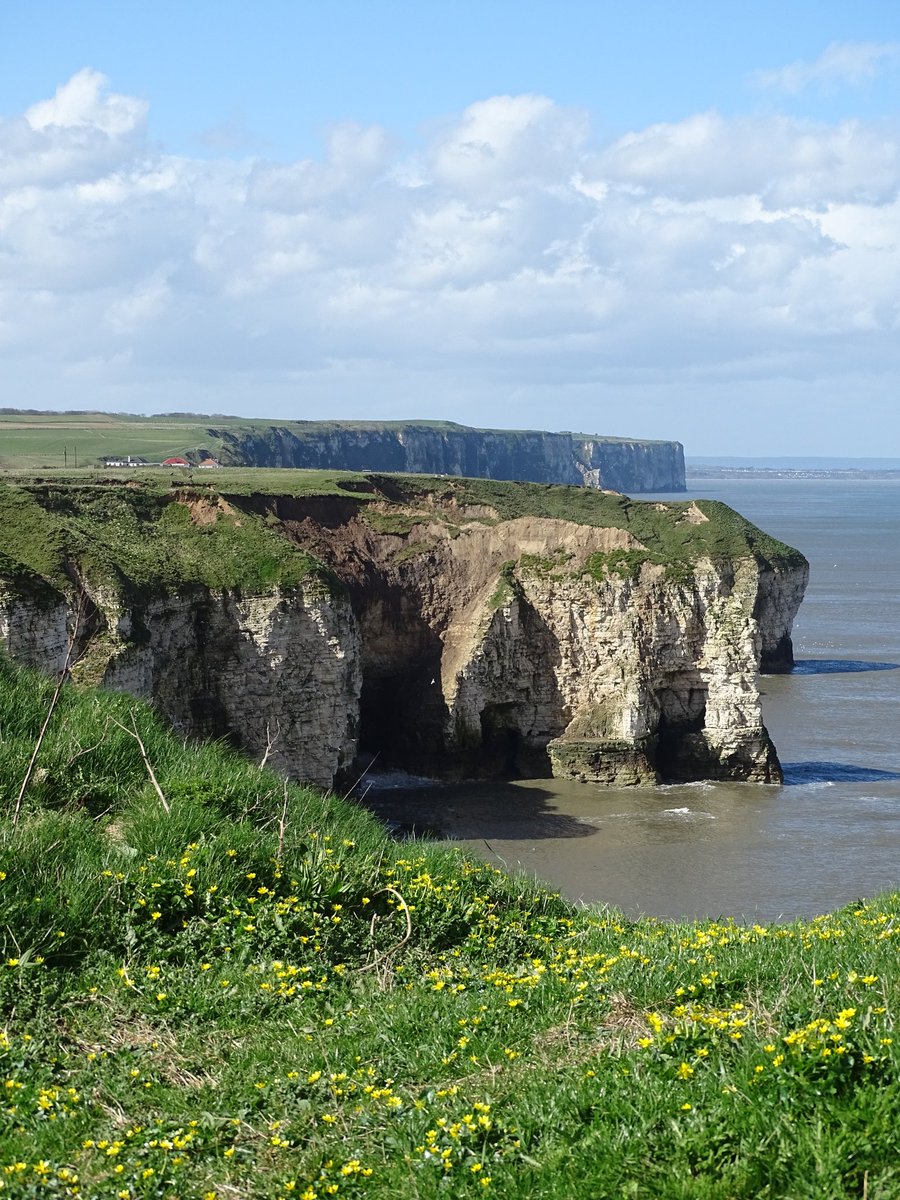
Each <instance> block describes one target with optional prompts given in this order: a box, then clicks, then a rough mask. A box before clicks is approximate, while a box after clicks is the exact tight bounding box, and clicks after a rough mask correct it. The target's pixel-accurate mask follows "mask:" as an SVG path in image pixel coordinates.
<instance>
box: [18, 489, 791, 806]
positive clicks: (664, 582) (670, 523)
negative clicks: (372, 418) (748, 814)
mask: <svg viewBox="0 0 900 1200" xmlns="http://www.w3.org/2000/svg"><path fill="white" fill-rule="evenodd" d="M295 491H296V494H294V495H284V494H277V495H276V494H269V493H267V492H266V491H264V490H263V487H262V486H260V487H259V490H255V491H248V492H245V493H241V494H238V493H237V492H236V491H235V492H229V493H228V494H222V493H220V492H219V491H216V490H215V489H214V488H213V487H212V486H206V487H190V488H184V487H173V488H172V489H170V490H166V489H163V488H161V487H159V486H158V485H152V484H146V485H143V484H139V483H136V482H132V483H130V484H120V483H119V484H117V483H109V484H106V485H105V486H101V485H98V484H96V483H93V484H83V485H76V484H73V483H59V484H47V483H42V482H33V483H23V484H20V485H18V486H16V487H7V486H0V644H3V645H4V646H5V648H6V650H7V652H8V653H9V654H10V655H11V656H12V657H14V658H17V659H20V660H23V661H27V662H29V663H31V664H33V665H36V666H38V667H41V668H42V669H44V670H46V671H50V672H55V671H58V670H60V669H61V668H62V666H63V663H64V660H65V656H66V649H67V644H68V642H69V640H70V639H72V638H73V637H74V642H75V650H76V656H77V663H76V666H75V667H74V668H73V671H72V674H73V677H74V678H75V679H79V678H80V679H83V680H86V681H89V682H95V683H100V684H102V685H104V686H107V687H111V688H115V689H118V690H123V691H127V692H131V693H133V694H135V695H140V696H143V697H147V698H150V699H152V700H153V701H154V702H155V703H156V704H157V705H158V707H159V708H160V710H161V711H162V712H164V713H165V714H166V715H167V716H168V718H169V719H170V720H172V721H173V722H174V723H175V725H176V727H178V728H180V729H182V730H183V731H184V732H185V733H186V734H189V735H202V736H227V737H229V738H231V739H232V740H233V741H234V742H235V743H237V744H238V745H240V746H241V747H243V748H244V749H245V750H246V751H247V752H248V753H250V754H254V755H261V754H263V753H264V752H266V750H267V748H268V753H269V762H270V763H273V764H274V765H277V766H280V767H281V768H282V769H284V770H285V771H287V772H289V773H290V774H291V775H293V776H295V777H297V778H302V779H307V780H310V781H312V782H314V783H317V784H319V785H320V786H325V787H327V786H330V785H331V784H332V783H333V781H334V780H335V779H336V778H340V777H346V775H347V773H348V772H349V771H350V770H351V768H352V764H353V761H354V759H355V758H356V757H357V755H360V756H368V757H371V756H373V755H375V754H377V755H378V756H379V761H380V763H382V764H383V765H385V766H396V767H402V768H404V769H407V770H412V771H416V772H422V773H432V774H436V775H449V776H457V777H462V776H469V775H519V776H524V775H548V774H551V773H552V774H557V775H563V776H569V777H574V778H580V779H589V780H595V781H598V782H605V783H617V784H632V783H634V784H640V783H650V782H655V781H657V780H660V779H663V780H690V779H716V778H728V779H747V780H756V781H766V782H771V781H777V780H778V779H780V767H779V765H778V760H777V756H776V753H775V749H774V747H773V746H772V743H771V740H770V738H769V736H768V734H767V732H766V730H765V728H764V725H763V723H762V717H761V713H760V702H759V691H758V687H757V672H758V669H759V667H760V664H762V666H763V667H764V669H784V668H785V667H787V666H789V665H790V661H791V648H790V632H791V624H792V622H793V619H794V616H795V614H796V611H797V608H798V606H799V603H800V600H801V599H802V595H803V591H804V588H805V584H806V578H807V566H806V562H805V560H804V559H803V557H802V556H801V555H800V554H798V553H797V552H796V551H793V550H791V549H790V548H789V547H787V546H784V545H783V544H782V543H779V542H777V541H775V540H774V539H772V538H769V537H767V536H766V535H765V534H764V533H762V532H761V531H760V530H758V529H755V528H754V527H753V526H752V525H750V524H749V523H748V522H746V521H744V520H743V519H742V518H741V517H739V516H738V514H736V513H734V512H733V511H732V510H730V509H728V508H727V507H726V506H725V505H722V504H719V503H717V502H712V501H697V502H692V501H682V502H670V503H665V504H661V503H641V502H636V501H632V500H630V499H629V498H628V497H625V496H619V495H607V494H603V493H599V492H596V491H586V490H585V489H577V488H564V487H548V486H540V485H528V484H506V483H493V482H487V481H483V480H465V479H433V478H430V479H429V478H425V477H409V476H397V477H386V476H375V475H356V476H353V475H346V476H342V475H337V476H334V477H330V478H326V477H322V476H312V477H305V476H299V475H298V486H297V488H296V489H295Z"/></svg>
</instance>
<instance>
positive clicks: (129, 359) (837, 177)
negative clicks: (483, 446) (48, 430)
mask: <svg viewBox="0 0 900 1200" xmlns="http://www.w3.org/2000/svg"><path fill="white" fill-rule="evenodd" d="M898 102H900V10H896V8H895V6H893V5H889V4H886V3H878V4H875V3H865V2H863V3H857V4H854V5H848V4H847V3H846V2H844V3H841V4H838V3H832V2H827V3H821V2H819V3H815V4H813V3H790V2H787V3H783V4H781V5H775V4H765V3H757V4H754V5H746V4H743V3H741V4H737V3H735V4H727V3H706V4H699V3H681V4H677V5H676V4H663V3H648V2H640V0H638V2H636V3H632V4H631V5H630V6H629V7H627V8H626V6H623V5H620V4H605V3H594V4H587V3H571V2H569V3H567V2H565V0H562V2H560V3H557V4H555V5H553V6H552V7H551V6H550V5H549V4H543V3H542V4H537V3H527V2H526V3H519V4H512V3H507V2H506V0H496V2H494V3H482V4H474V3H467V2H463V3H455V4H452V5H449V4H443V3H441V4H426V3H422V2H421V0H420V2H419V3H416V4H413V3H378V2H377V0H370V3H367V4H364V3H356V2H353V3H349V2H345V3H340V2H337V3H330V4H328V5H325V4H303V3H292V4H288V3H282V2H273V3H262V4H259V5H257V6H254V7H251V6H250V5H248V4H246V3H235V2H232V0H226V2H224V3H223V2H221V0H220V2H219V3H215V4H213V3H207V2H206V0H194V3H184V0H182V2H181V3H179V4H175V3H169V2H167V0H164V2H160V0H156V2H155V3H153V4H147V3H146V2H143V3H140V4H138V3H132V2H129V0H117V2H116V3H100V2H97V0H93V2H92V0H79V3H77V4H73V3H63V2H62V0H56V2H53V3H47V2H43V3H42V2H41V0H31V2H30V3H28V4H25V3H20V2H19V0H7V2H6V3H5V5H3V6H2V8H0V353H2V354H3V358H4V363H5V368H4V376H5V380H6V382H5V385H4V389H3V395H2V399H0V403H3V404H17V405H22V406H29V407H54V408H62V407H78V408H89V407H90V408H104V409H118V410H126V411H142V412H153V411H171V410H173V409H176V408H180V409H189V410H191V411H199V412H204V411H208V412H213V411H218V412H223V411H224V412H234V413H241V414H247V415H250V414H253V415H258V416H261V417H262V416H266V417H272V418H273V419H287V418H292V419H293V418H305V417H310V418H316V417H322V416H333V417H341V416H343V417H347V418H361V417H373V418H401V417H402V418H413V417H443V418H447V419H455V420H459V421H462V422H465V423H472V424H482V425H493V426H501V427H515V426H519V427H521V426H530V427H543V428H552V429H558V428H567V429H583V430H585V431H588V432H598V433H612V434H619V435H626V436H639V437H674V438H678V439H679V440H681V441H683V442H684V443H685V447H686V449H687V451H688V453H692V452H693V453H696V454H715V453H722V454H798V455H799V454H824V455H829V454H859V455H885V454H887V455H895V456H896V455H900V416H898V412H900V405H898V403H897V399H896V393H897V374H898V368H900V352H898V341H900V339H898V336H897V334H898V323H900V203H898V188H900V119H898V116H900V103H898Z"/></svg>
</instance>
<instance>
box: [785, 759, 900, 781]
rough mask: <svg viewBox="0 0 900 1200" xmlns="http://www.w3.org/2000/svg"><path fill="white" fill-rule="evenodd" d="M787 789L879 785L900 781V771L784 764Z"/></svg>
mask: <svg viewBox="0 0 900 1200" xmlns="http://www.w3.org/2000/svg"><path fill="white" fill-rule="evenodd" d="M781 769H782V770H783V771H784V785H785V787H799V786H801V785H802V784H805V783H878V782H879V781H881V780H889V779H900V771H880V770H878V769H877V768H875V767H855V766H853V765H852V763H836V762H795V763H782V764H781Z"/></svg>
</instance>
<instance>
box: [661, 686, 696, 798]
mask: <svg viewBox="0 0 900 1200" xmlns="http://www.w3.org/2000/svg"><path fill="white" fill-rule="evenodd" d="M656 699H657V703H658V704H659V724H658V725H657V728H656V737H657V741H656V756H655V757H656V770H657V771H658V773H659V776H660V779H661V780H662V782H663V783H690V782H692V781H694V780H697V779H703V778H705V767H706V758H707V755H706V753H705V739H704V738H703V729H704V727H705V725H706V688H705V687H702V686H692V687H688V688H686V689H685V688H679V689H678V690H675V689H673V688H663V689H662V690H661V691H659V692H657V695H656Z"/></svg>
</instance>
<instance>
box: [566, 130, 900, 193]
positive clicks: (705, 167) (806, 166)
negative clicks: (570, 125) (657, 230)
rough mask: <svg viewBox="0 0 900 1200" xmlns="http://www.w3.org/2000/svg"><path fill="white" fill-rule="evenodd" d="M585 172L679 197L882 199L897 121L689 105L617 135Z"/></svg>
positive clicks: (894, 166)
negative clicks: (680, 116) (726, 113)
mask: <svg viewBox="0 0 900 1200" xmlns="http://www.w3.org/2000/svg"><path fill="white" fill-rule="evenodd" d="M588 173H589V176H590V174H593V176H595V177H599V178H600V179H604V180H614V181H616V182H618V183H622V184H634V185H637V186H640V187H642V188H646V189H648V190H651V191H659V192H661V193H663V194H665V195H670V196H674V197H676V198H678V199H698V198H703V197H714V196H734V195H739V194H746V195H755V196H759V197H761V198H762V200H763V201H764V203H766V205H767V206H769V207H772V208H782V207H790V206H791V205H806V206H808V207H811V208H815V207H819V206H825V205H828V204H831V203H834V202H840V201H854V200H855V201H860V202H863V203H870V202H871V203H879V202H886V201H890V200H892V199H893V197H894V196H895V195H896V193H897V188H898V186H900V124H898V123H897V122H891V123H871V124H868V125H867V124H863V123H862V122H860V121H841V122H838V123H837V124H834V125H827V124H824V123H816V122H812V121H800V120H796V119H793V118H790V117H785V116H765V117H737V118H731V119H726V118H725V117H722V116H721V115H720V114H718V113H716V112H707V113H698V114H696V115H694V116H691V117H688V118H686V119H685V120H683V121H677V122H673V123H669V124H658V125H651V126H649V128H647V129H643V130H640V131H638V132H636V133H631V134H628V135H626V136H625V137H623V138H620V139H619V140H618V141H616V142H615V143H614V144H613V145H612V146H610V147H609V148H608V149H607V150H606V151H605V152H604V153H603V154H601V155H599V156H598V157H597V158H596V159H595V160H594V161H593V162H592V163H591V165H590V168H589V172H588Z"/></svg>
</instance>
